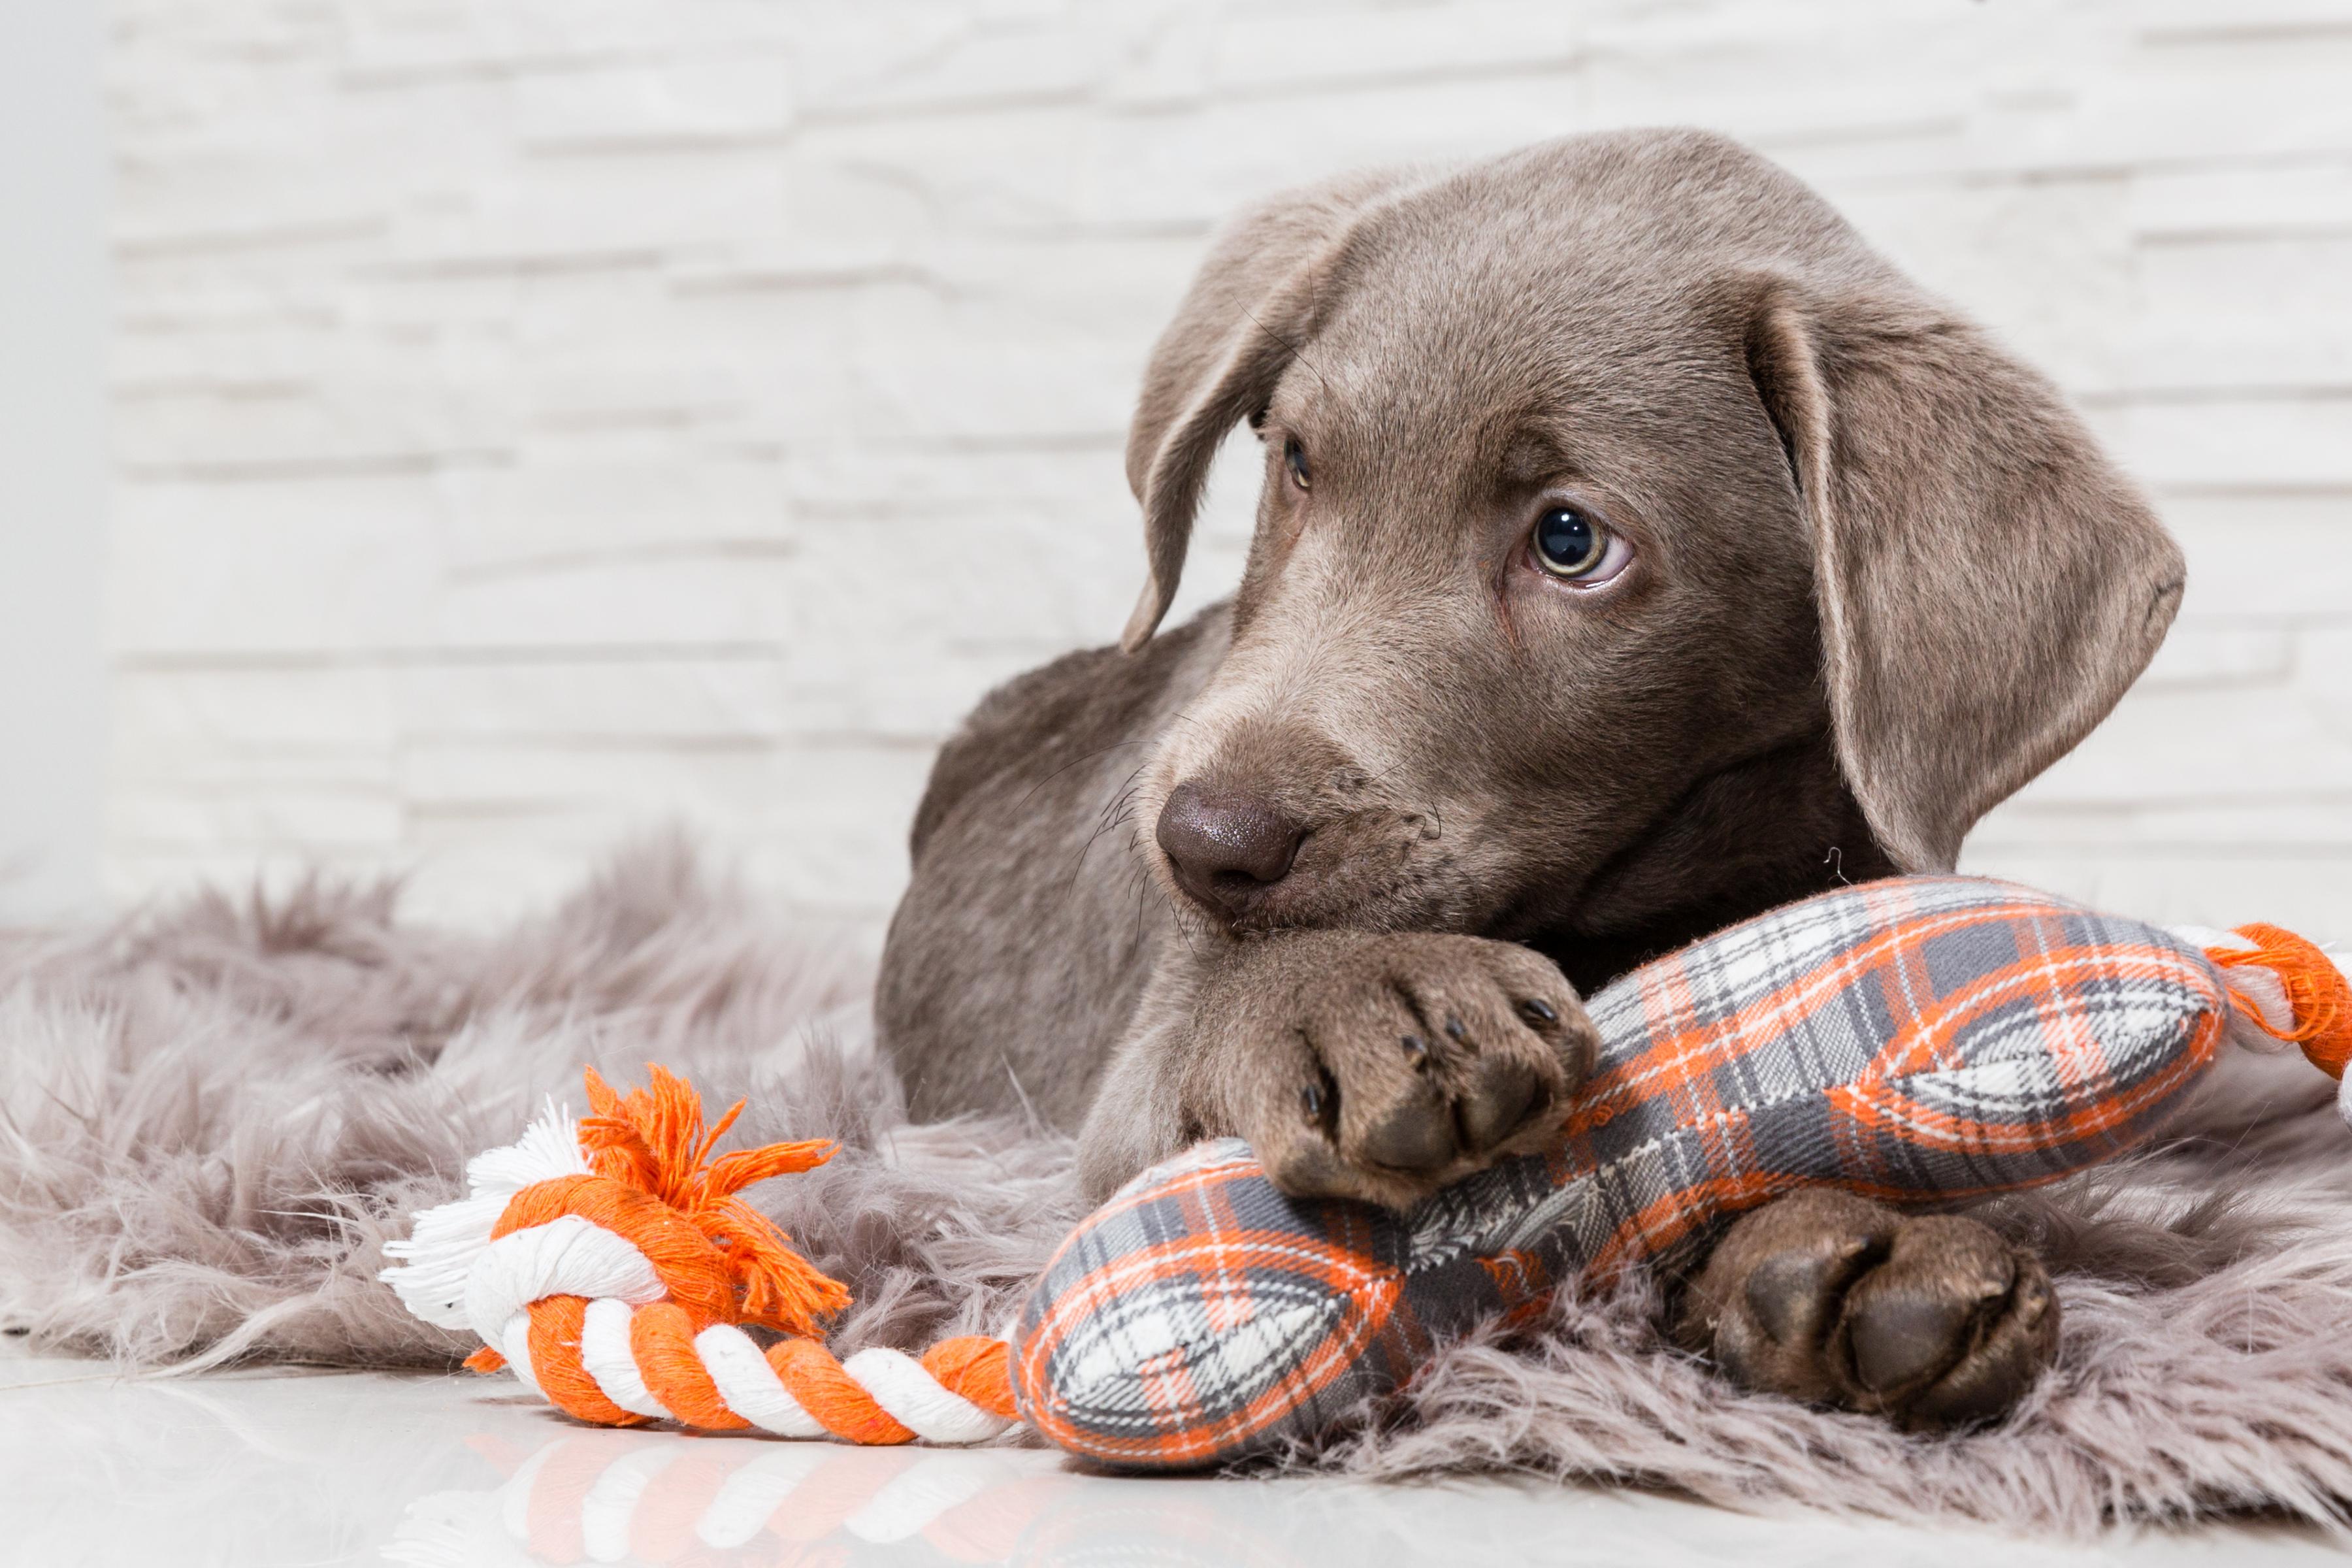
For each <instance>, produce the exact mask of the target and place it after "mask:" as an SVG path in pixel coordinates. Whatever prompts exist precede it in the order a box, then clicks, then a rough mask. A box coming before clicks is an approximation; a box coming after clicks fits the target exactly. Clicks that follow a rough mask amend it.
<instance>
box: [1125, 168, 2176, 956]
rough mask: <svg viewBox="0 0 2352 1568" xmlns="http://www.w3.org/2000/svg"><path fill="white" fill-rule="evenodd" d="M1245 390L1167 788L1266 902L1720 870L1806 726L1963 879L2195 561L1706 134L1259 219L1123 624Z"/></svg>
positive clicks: (2036, 409)
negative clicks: (1235, 537) (1239, 520)
mask: <svg viewBox="0 0 2352 1568" xmlns="http://www.w3.org/2000/svg"><path fill="white" fill-rule="evenodd" d="M1243 421H1247V422H1249V423H1251V424H1252V425H1254V426H1255V428H1256V430H1257V432H1258V435H1259V437H1261V439H1262V441H1263V444H1264V449H1265V488H1264V493H1263V496H1262V499H1261V500H1260V503H1259V511H1258V521H1257V529H1256V532H1255V538H1254V540H1253V542H1252V546H1251V551H1250V555H1249V560H1248V563H1247V566H1246V569H1245V571H1244V577H1243V581H1242V584H1241V588H1240V591H1239V593H1238V595H1236V597H1235V600H1234V609H1233V615H1232V622H1231V625H1232V636H1231V643H1230V646H1229V647H1228V648H1227V649H1226V651H1225V652H1224V654H1223V660H1222V663H1221V664H1220V666H1219V667H1218V668H1217V670H1216V671H1215V673H1214V675H1213V678H1212V679H1210V680H1209V682H1208V684H1207V686H1206V687H1205V689H1203V690H1202V692H1201V693H1200V695H1199V696H1198V698H1197V699H1196V700H1193V701H1192V702H1191V703H1190V704H1189V705H1188V706H1187V707H1186V709H1185V710H1184V711H1183V713H1182V714H1181V716H1180V718H1179V720H1178V721H1177V722H1175V723H1174V724H1172V725H1171V726H1170V727H1169V729H1168V731H1167V733H1166V734H1165V736H1164V738H1163V739H1162V741H1161V743H1160V748H1159V751H1158V752H1157V753H1156V755H1155V756H1154V758H1153V759H1152V761H1151V762H1150V763H1149V764H1148V765H1147V767H1146V769H1145V771H1144V774H1143V776H1142V779H1141V780H1140V782H1139V793H1138V796H1137V803H1138V805H1139V813H1138V820H1139V821H1140V822H1141V823H1143V824H1145V825H1146V826H1147V827H1148V829H1149V831H1147V832H1146V833H1145V835H1144V837H1145V839H1146V840H1147V843H1146V845H1145V852H1146V854H1147V856H1148V857H1149V858H1150V860H1151V862H1152V864H1153V865H1154V867H1155V868H1156V869H1157V872H1158V874H1159V875H1160V876H1161V877H1163V878H1164V879H1166V880H1167V882H1168V884H1169V885H1170V887H1171V889H1172V890H1175V891H1178V892H1180V893H1181V895H1182V896H1183V897H1185V898H1187V899H1189V900H1192V902H1193V903H1194V904H1195V905H1197V906H1198V907H1199V908H1201V909H1202V910H1205V911H1207V912H1208V913H1210V914H1211V915H1213V917H1214V918H1216V919H1217V920H1219V921H1223V922H1224V923H1226V924H1228V925H1231V926H1233V927H1234V928H1236V929H1241V930H1251V929H1271V928H1274V927H1279V926H1287V925H1334V924H1344V925H1349V926H1359V927H1366V928H1372V929H1379V928H1382V927H1413V928H1430V929H1469V930H1486V931H1494V932H1495V933H1496V934H1525V933H1526V932H1528V931H1532V930H1535V929H1538V928H1539V927H1541V926H1543V925H1545V924H1547V923H1550V922H1557V921H1561V920H1563V919H1564V918H1568V917H1569V916H1570V915H1571V914H1572V912H1573V911H1574V908H1575V906H1576V904H1577V902H1578V900H1579V899H1580V897H1585V896H1589V895H1590V894H1591V891H1592V889H1595V888H1596V886H1598V885H1599V879H1604V878H1605V877H1606V876H1607V875H1609V874H1610V870H1611V868H1622V867H1623V866H1624V865H1625V863H1626V862H1627V860H1628V858H1629V857H1631V858H1638V857H1639V856H1640V855H1641V854H1642V853H1643V847H1644V845H1645V843H1653V842H1657V841H1663V840H1667V839H1674V838H1675V837H1676V836H1678V835H1679V836H1680V840H1682V841H1686V842H1685V849H1684V855H1685V858H1686V859H1689V860H1691V861H1693V862H1694V863H1693V864H1691V865H1690V866H1688V867H1687V868H1685V869H1686V870H1687V871H1688V873H1689V876H1688V880H1690V881H1692V882H1693V883H1694V884H1696V883H1704V882H1706V880H1707V879H1709V878H1710V877H1711V876H1714V875H1716V874H1717V872H1719V871H1720V870H1721V868H1722V862H1723V860H1724V857H1725V856H1726V854H1727V853H1732V852H1736V844H1737V841H1738V840H1739V839H1740V838H1741V837H1743V830H1742V829H1741V828H1740V827H1739V826H1738V822H1737V821H1736V820H1730V819H1736V818H1738V817H1740V816H1741V814H1742V813H1745V814H1746V816H1747V817H1748V819H1751V820H1752V821H1753V822H1754V823H1756V824H1757V825H1758V827H1757V831H1758V832H1760V833H1762V834H1763V835H1764V836H1765V837H1770V834H1771V829H1770V828H1769V817H1770V814H1771V813H1772V812H1773V811H1774V810H1775V809H1776V808H1777V807H1779V806H1780V805H1789V804H1790V803H1775V802H1773V801H1770V800H1755V799H1749V800H1746V801H1733V802H1731V803H1729V804H1727V803H1726V802H1724V801H1721V800H1711V799H1709V798H1708V792H1709V790H1710V788H1713V787H1715V784H1714V783H1713V782H1711V781H1722V780H1726V779H1732V778H1737V777H1739V776H1742V774H1743V770H1746V771H1747V773H1748V775H1750V776H1760V775H1755V774H1754V769H1755V767H1756V765H1757V764H1758V763H1759V760H1760V759H1768V758H1770V757H1773V756H1775V755H1779V754H1783V753H1787V754H1790V755H1799V754H1802V753H1803V752H1805V751H1806V749H1807V748H1809V747H1810V748H1812V749H1813V750H1814V751H1815V752H1818V753H1819V754H1820V755H1821V756H1822V757H1824V758H1826V759H1829V761H1828V762H1827V763H1825V764H1824V765H1825V769H1826V776H1827V777H1829V779H1830V780H1831V781H1832V782H1831V784H1830V785H1829V787H1830V788H1831V789H1832V790H1833V791H1835V792H1836V793H1838V794H1840V795H1841V796H1842V798H1843V799H1844V800H1845V801H1846V803H1847V804H1848V805H1852V806H1853V807H1854V808H1856V809H1855V810H1854V811H1853V812H1852V813H1851V814H1850V815H1849V818H1848V820H1851V821H1859V822H1861V823H1862V824H1864V832H1866V834H1867V836H1868V837H1870V839H1871V840H1872V843H1871V844H1870V846H1869V848H1871V849H1872V850H1873V851H1874V854H1875V857H1876V858H1877V859H1879V860H1880V861H1881V862H1891V863H1892V864H1894V865H1896V866H1899V867H1902V868H1906V869H1933V868H1948V866H1949V865H1950V864H1951V862H1952V859H1953V857H1954V855H1955V854H1956V852H1957V851H1958V846H1959V842H1960V838H1961V836H1962V835H1963V834H1964V833H1965V832H1966V831H1967V829H1968V828H1969V826H1970V825H1971V824H1973V823H1974V822H1975V820H1976V819H1977V817H1978V816H1980V815H1981V814H1982V813H1983V812H1984V811H1985V810H1986V809H1988V808H1989V807H1990V806H1991V805H1993V804H1994V803H1995V802H1997V801H1999V800H2000V799H2001V798H2002V797H2003V796H2005V795H2008V794H2010V793H2011V791H2013V790H2014V789H2016V788H2017V787H2018V786H2019V785H2020V784H2023V783H2024V782H2025V781H2026V780H2027V779H2029V778H2031V777H2032V775H2033V774H2034V773H2038V772H2039V771H2040V770H2041V769H2042V768H2043V767H2045V766H2046V765H2048V763H2050V762H2051V761H2053V759H2054V758H2056V757H2057V756H2058V755H2059V754H2060V753H2062V752H2063V751H2065V749H2066V748H2067V747H2069V746H2070V745H2072V744H2073V743H2074V742H2075V741H2076V740H2077V739H2079V738H2080V737H2081V735H2082V734H2083V733H2084V731H2087V730H2088V729H2089V728H2090V727H2091V725H2092V724H2094V723H2095V722H2096V721H2097V720H2098V719H2099V718H2101V717H2102V716H2104V714H2105V712H2106V710H2108V708H2109V707H2110V706H2111V705H2112V704H2113V703H2114V701H2115V700H2116V698H2117V697H2118V696H2119V695H2120V694H2121V693H2122V691H2123V689H2124V688H2125V687H2126V686H2127V685H2128V684H2129V683H2130V681H2131V679H2133V678H2134V677H2135V676H2136V675H2137V673H2138V671H2139V669H2140V668H2141V667H2142V666H2143V665H2144V664H2145V663H2146V661H2147V658H2148V656H2149V655H2150V654H2151V653H2152V652H2153V651H2154V648H2155V647H2156V644H2157V642H2158V640H2159V639H2160V638H2161V637H2162V635H2163V633H2164V630H2165V628H2166V626H2168V624H2169V621H2170V618H2171V615H2172V612H2173V609H2174V607H2175V606H2176V605H2177V603H2178V600H2179V591H2180V587H2181V581H2182V568H2181V563H2180V559H2179V553H2178V552H2177V550H2176V549H2175V548H2174V546H2173V545H2172V543H2171V542H2170V540H2169V539H2168V537H2167V536H2166V535H2165V534H2164V532H2163V531H2162V530H2161V528H2160V527H2159V526H2158V524H2157V523H2156V521H2154V519H2153V518H2152V517H2151V516H2150V514H2149V512H2148V510H2147V508H2146V506H2145V505H2144V503H2143V502H2142V501H2141V500H2139V499H2138V498H2137V495H2136V494H2135V493H2134V492H2133V490H2132V489H2131V488H2130V487H2129V486H2128V485H2127V484H2126V482H2124V481H2123V480H2122V479H2120V478H2119V477H2118V476H2117V475H2116V473H2115V471H2114V470H2113V469H2112V468H2110V467H2109V466H2108V464H2107V463H2106V462H2105V460H2104V459H2103V458H2101V456H2100V455H2099V454H2098V452H2097V451H2096V450H2095V447H2094V446H2093V444H2092V443H2091V441H2090V439H2089V437H2087V435H2086V434H2085V433H2084V430H2083V428H2082V427H2081V426H2080V425H2079V423H2078V422H2077V421H2076V420H2075V419H2074V416H2072V415H2071V414H2069V413H2068V412H2067V411H2066V410H2065V409H2064V408H2063V406H2062V405H2061V404H2060V403H2059V401H2058V399H2057V398H2056V396H2055V395H2054V394H2053V391H2052V390H2051V389H2050V388H2049V387H2048V385H2047V384H2044V383H2043V382H2042V380H2041V379H2040V378H2039V377H2037V376H2035V375H2034V374H2032V373H2031V372H2029V371H2027V370H2025V369H2023V368H2022V367H2021V366H2020V365H2018V364H2016V363H2013V362H2011V360H2009V359H2008V358H2007V357H2005V356H2004V355H2003V354H2002V353H2000V352H1999V351H1998V350H1996V349H1995V348H1993V347H1992V346H1991V345H1990V343H1989V342H1987V341H1986V340H1985V338H1984V337H1983V336H1982V335H1981V334H1979V332H1978V331H1976V330H1975V329H1973V328H1972V327H1970V326H1969V324H1967V323H1966V322H1965V321H1961V320H1959V319H1958V318H1957V317H1955V316H1954V315H1953V314H1952V313H1951V312H1950V311H1949V310H1948V309H1947V308H1946V307H1944V306H1942V305H1940V304H1939V303H1937V301H1935V300H1932V299H1930V298H1929V297H1927V295H1925V294H1924V293H1922V292H1921V291H1919V290H1918V289H1915V288H1914V287H1912V286H1911V285H1909V284H1908V283H1907V282H1906V281H1905V280H1904V279H1902V278H1901V277H1900V276H1899V275H1897V274H1896V273H1895V272H1894V271H1893V270H1892V269H1891V268H1889V267H1888V266H1887V265H1886V264H1885V262H1883V261H1882V260H1880V259H1879V258H1877V257H1876V256H1875V255H1874V254H1873V253H1872V252H1871V251H1869V250H1868V249H1867V247H1864V245H1863V243H1862V242H1861V241H1860V239H1859V238H1858V237H1856V236H1855V235H1854V234H1853V231H1852V230H1851V229H1850V228H1848V227H1847V226H1845V225H1844V224H1843V222H1842V221H1841V220H1840V219H1839V218H1838V217H1837V216H1835V214H1833V213H1832V212H1831V211H1830V210H1829V209H1828V208H1827V207H1826V206H1825V205H1823V204H1822V202H1821V201H1820V200H1819V199H1818V198H1817V197H1815V196H1814V195H1812V194H1811V192H1809V191H1808V190H1806V189H1805V188H1804V187H1803V186H1802V185H1801V184H1798V183H1797V182H1796V181H1794V180H1793V179H1791V178H1790V176H1788V175H1787V174H1783V173H1782V172H1781V171H1780V170H1779V169H1777V168H1775V167H1774V166H1772V165H1771V164H1769V163H1765V162H1763V161H1762V160H1760V159H1759V158H1757V157H1755V156H1754V155H1752V154H1750V153H1746V152H1744V151H1742V150H1741V149H1739V148H1738V147H1737V146H1735V145H1733V144H1731V143H1728V142H1724V141H1722V140H1720V139H1718V138H1715V137H1710V136H1706V135H1701V134H1697V133H1691V132H1643V133H1632V134H1623V135H1612V136H1601V137H1589V138H1579V139H1576V140H1572V141H1569V142H1559V143H1553V144H1550V145H1547V146H1543V147H1538V148H1534V149H1530V150H1528V151H1527V152H1524V153H1517V154H1514V155H1511V156H1509V157H1507V158H1503V159H1499V160H1496V161H1495V162H1492V163H1483V164H1478V165H1475V166H1471V167H1468V168H1465V169H1459V170H1454V171H1449V172H1435V173H1433V172H1428V171H1406V172H1397V173H1382V174H1368V175H1359V176H1355V177H1352V178H1349V179H1347V180H1343V181H1340V182H1338V183H1335V184H1330V185H1328V186H1324V187H1321V188H1319V189H1315V190H1310V191H1306V192H1300V193H1295V194H1293V195H1288V196H1285V197H1282V198H1279V199H1277V200H1276V201H1275V202H1274V203H1271V204H1269V205H1266V206H1265V207H1263V208H1261V209H1259V210H1257V211H1256V212H1255V213H1253V214H1251V215H1249V216H1245V217H1244V219H1243V220H1241V222H1240V223H1239V224H1238V225H1236V226H1234V228H1232V229H1231V230H1229V231H1228V232H1227V234H1226V235H1225V236H1224V237H1223V239H1222V241H1221V242H1220V243H1219V244H1218V246H1217V247H1215V249H1214V251H1213V254H1212V255H1211V257H1210V258H1209V260H1208V262H1207V264H1206V265H1205V267H1204V268H1203V269H1202V273H1201V275H1200V277H1199V279H1197V280H1196V282H1195V283H1194V285H1193V287H1192V292H1191V294H1190V295H1189V296H1188V297H1187V299H1186V300H1185V301H1184V304H1183V306H1182V308H1181V310H1180V311H1179V313H1178V315H1177V317H1176V320H1175V321H1174V322H1173V323H1172V324H1171V326H1170V328H1169V329H1168V331H1167V332H1166V334H1165V335H1164V336H1163V337H1162V339H1161V341H1160V344H1159V346H1158V348H1157V349H1156V351H1155V353H1154V355H1153V358H1152V362H1151V364H1150V371H1149V373H1148V374H1147V377H1146V383H1145V387H1144V391H1143V395H1142V399H1141V404H1140V407H1139V411H1138V415H1137V417H1136V421H1135V426H1134V429H1133V433H1132V435H1131V437H1130V439H1129V448H1128V471H1129V479H1130V480H1131V482H1132V483H1133V485H1134V487H1135V489H1136V493H1137V495H1138V496H1139V499H1140V500H1141V501H1142V503H1143V511H1144V518H1145V528H1146V534H1147V542H1148V548H1149V552H1150V567H1151V576H1150V583H1149V584H1148V585H1147V586H1146V588H1145V590H1144V594H1143V597H1142V600H1141V602H1140V603H1139V605H1138V606H1137V610H1136V614H1135V617H1134V619H1133V621H1132V622H1131V623H1130V624H1129V628H1128V632H1127V637H1126V642H1127V645H1128V647H1130V648H1133V647H1139V646H1140V645H1141V644H1142V643H1143V642H1144V641H1146V640H1147V639H1149V638H1150V637H1151V635H1152V633H1153V631H1154V629H1155V628H1156V627H1157V626H1158V624H1159V622H1160V618H1161V616H1163V615H1164V614H1165V612H1166V609H1167V606H1168V603H1169V600H1170V598H1171V595H1173V593H1174V592H1175V588H1176V584H1177V579H1178V575H1179V574H1180V573H1181V569H1182V565H1183V560H1184V553H1185V546H1186V541H1187V538H1188V535H1189V533H1190V531H1191V527H1192V516H1193V512H1194V510H1195V508H1196V506H1197V504H1198V501H1199V499H1200V493H1201V489H1202V484H1203V482H1204V480H1205V479H1206V476H1207V473H1208V469H1209V467H1210V464H1211V461H1212V459H1213V457H1214V456H1215V453H1216V451H1217V449H1218V447H1219V446H1220V445H1221V444H1222V442H1223V439H1224V437H1225V436H1226V435H1227V433H1228V432H1229V431H1230V430H1231V429H1232V428H1233V426H1234V425H1236V424H1237V423H1240V422H1243ZM1725 787H1726V788H1729V789H1731V790H1732V793H1734V794H1736V793H1737V787H1736V786H1725ZM1717 793H1718V794H1720V793H1722V791H1721V790H1718V791H1717ZM1751 793H1753V792H1752V791H1751ZM1695 813H1696V815H1697V816H1698V817H1704V818H1706V820H1707V822H1709V823H1712V824H1713V826H1705V825H1704V824H1701V825H1698V826H1695V825H1694V814H1695ZM1726 813H1728V814H1729V817H1728V818H1727V816H1726ZM1727 821H1729V822H1730V825H1729V826H1725V824H1726V822H1727ZM1821 832H1822V833H1824V834H1826V833H1829V832H1830V830H1829V829H1826V828H1824V829H1822V830H1821ZM1839 847H1840V846H1838V845H1836V844H1834V843H1824V844H1822V845H1819V846H1816V847H1814V850H1815V851H1816V852H1817V853H1823V854H1827V853H1833V852H1834V851H1835V850H1837V849H1838V848H1839ZM1863 848H1864V846H1861V845H1853V844H1849V845H1846V846H1844V849H1845V851H1846V853H1847V854H1848V855H1850V856H1851V855H1854V854H1856V853H1857V852H1859V851H1860V850H1862V849H1863ZM1700 861H1705V862H1706V864H1699V863H1697V862H1700ZM1668 880H1669V881H1671V880H1674V879H1671V878H1670V879H1668ZM1620 913H1621V914H1622V916H1623V918H1625V919H1638V918H1640V917H1641V916H1642V914H1643V911H1641V910H1622V911H1620Z"/></svg>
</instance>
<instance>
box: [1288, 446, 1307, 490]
mask: <svg viewBox="0 0 2352 1568" xmlns="http://www.w3.org/2000/svg"><path fill="white" fill-rule="evenodd" d="M1282 460H1283V461H1284V462H1285V463H1286V464H1288V465H1289V467H1290V482H1291V483H1292V484H1294V485H1297V487H1298V488H1299V489H1302V490H1303V489H1306V488H1307V448H1306V447H1302V446H1300V445H1299V444H1298V443H1297V441H1286V442H1284V443H1283V445H1282Z"/></svg>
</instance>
